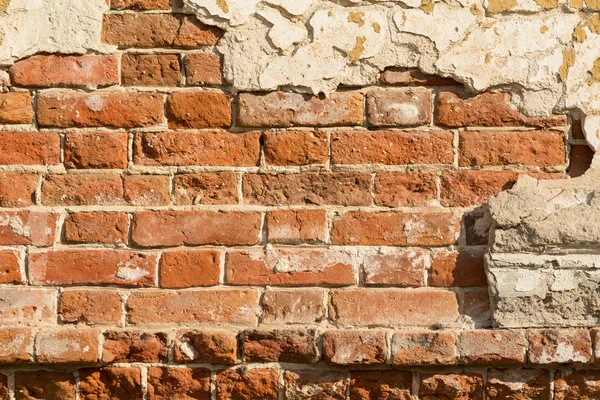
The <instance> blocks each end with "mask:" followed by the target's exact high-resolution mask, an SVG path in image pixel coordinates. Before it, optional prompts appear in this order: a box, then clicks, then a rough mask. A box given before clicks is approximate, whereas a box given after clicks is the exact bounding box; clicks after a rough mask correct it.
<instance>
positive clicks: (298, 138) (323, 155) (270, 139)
mask: <svg viewBox="0 0 600 400" xmlns="http://www.w3.org/2000/svg"><path fill="white" fill-rule="evenodd" d="M263 137H264V142H265V161H266V163H267V164H269V165H279V166H293V165H296V166H298V165H311V164H325V163H326V162H327V160H328V159H329V139H328V134H327V132H320V131H278V132H267V133H265V134H264V136H263Z"/></svg>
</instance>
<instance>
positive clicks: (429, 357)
mask: <svg viewBox="0 0 600 400" xmlns="http://www.w3.org/2000/svg"><path fill="white" fill-rule="evenodd" d="M457 356H458V352H457V351H456V337H455V336H454V333H452V332H444V331H441V332H429V331H416V332H414V331H412V332H396V333H394V336H392V365H452V364H456V361H457Z"/></svg>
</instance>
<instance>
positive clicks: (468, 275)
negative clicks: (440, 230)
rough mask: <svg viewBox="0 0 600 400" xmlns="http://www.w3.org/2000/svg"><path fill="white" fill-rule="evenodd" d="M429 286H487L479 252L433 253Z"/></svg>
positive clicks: (481, 256) (481, 255)
mask: <svg viewBox="0 0 600 400" xmlns="http://www.w3.org/2000/svg"><path fill="white" fill-rule="evenodd" d="M429 286H434V287H471V286H487V278H486V276H485V269H484V267H483V254H482V253H481V252H468V251H454V252H451V253H448V252H438V253H433V262H432V263H431V270H430V272H429Z"/></svg>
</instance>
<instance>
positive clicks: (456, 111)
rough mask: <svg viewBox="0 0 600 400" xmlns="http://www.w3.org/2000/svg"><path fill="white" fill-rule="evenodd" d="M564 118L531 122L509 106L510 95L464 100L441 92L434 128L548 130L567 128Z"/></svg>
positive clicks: (540, 119)
mask: <svg viewBox="0 0 600 400" xmlns="http://www.w3.org/2000/svg"><path fill="white" fill-rule="evenodd" d="M566 121H567V120H566V118H565V117H564V116H551V117H547V118H530V117H526V116H524V115H522V114H521V113H519V111H518V110H517V109H515V108H514V107H513V106H511V104H510V94H509V93H482V94H480V95H477V96H475V97H471V98H463V97H461V96H459V95H457V94H456V93H450V92H441V93H439V94H438V96H437V104H436V115H435V123H436V125H441V126H447V127H451V128H459V127H463V126H534V127H542V128H544V127H550V126H563V125H565V124H566Z"/></svg>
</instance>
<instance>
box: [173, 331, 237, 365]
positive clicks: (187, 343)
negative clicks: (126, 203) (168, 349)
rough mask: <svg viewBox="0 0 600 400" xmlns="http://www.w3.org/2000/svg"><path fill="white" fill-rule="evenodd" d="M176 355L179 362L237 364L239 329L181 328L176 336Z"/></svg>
mask: <svg viewBox="0 0 600 400" xmlns="http://www.w3.org/2000/svg"><path fill="white" fill-rule="evenodd" d="M174 357H175V361H176V362H178V363H210V364H235V363H237V361H238V343H237V331H226V330H214V329H213V330H191V331H190V330H181V331H179V332H178V333H177V336H176V338H175V354H174Z"/></svg>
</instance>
